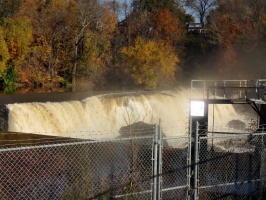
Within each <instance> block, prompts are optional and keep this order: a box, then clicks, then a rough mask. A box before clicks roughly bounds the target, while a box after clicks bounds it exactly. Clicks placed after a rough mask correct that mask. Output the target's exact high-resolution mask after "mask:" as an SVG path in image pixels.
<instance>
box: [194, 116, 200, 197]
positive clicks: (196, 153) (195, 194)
mask: <svg viewBox="0 0 266 200" xmlns="http://www.w3.org/2000/svg"><path fill="white" fill-rule="evenodd" d="M198 151H199V122H198V121H197V122H196V133H195V151H194V153H195V154H194V159H195V161H194V200H197V199H198V162H199V152H198Z"/></svg>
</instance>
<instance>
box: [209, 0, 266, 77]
mask: <svg viewBox="0 0 266 200" xmlns="http://www.w3.org/2000/svg"><path fill="white" fill-rule="evenodd" d="M217 2H218V4H217V9H216V10H214V11H213V12H211V13H210V17H209V30H210V33H211V34H210V36H211V40H210V41H211V42H212V43H214V44H217V45H218V46H219V50H220V52H221V54H220V60H221V66H222V67H220V68H221V69H222V70H223V71H227V73H228V74H229V73H230V74H232V71H237V72H238V73H237V74H239V75H240V74H243V73H246V74H245V76H246V75H247V74H249V75H250V73H247V71H250V69H249V68H250V66H251V65H252V66H254V64H255V63H256V64H255V65H256V67H255V68H257V69H262V68H264V62H262V61H263V60H264V59H263V57H264V56H263V54H264V53H263V52H264V51H263V49H264V48H265V39H264V34H263V32H264V31H265V26H264V25H263V13H264V12H265V8H266V2H265V1H261V0H256V1H248V0H237V1H235V0H226V1H217ZM240 66H241V67H240ZM251 71H252V73H253V72H255V70H254V68H253V70H251Z"/></svg>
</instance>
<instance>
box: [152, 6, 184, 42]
mask: <svg viewBox="0 0 266 200" xmlns="http://www.w3.org/2000/svg"><path fill="white" fill-rule="evenodd" d="M153 22H154V30H153V31H154V34H155V38H158V39H161V40H163V41H165V42H166V43H167V44H170V45H172V44H173V43H174V42H175V41H177V40H179V39H180V38H181V37H182V35H183V33H184V25H183V24H180V22H179V19H178V18H177V17H173V16H172V13H171V11H170V10H169V9H166V8H165V9H163V10H160V11H159V12H157V13H155V14H154V16H153Z"/></svg>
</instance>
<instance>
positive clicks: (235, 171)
mask: <svg viewBox="0 0 266 200" xmlns="http://www.w3.org/2000/svg"><path fill="white" fill-rule="evenodd" d="M123 131H124V132H123V133H124V135H122V136H121V137H118V138H113V139H105V140H103V139H102V140H81V139H66V138H59V139H58V138H56V137H54V138H45V139H41V138H37V139H35V140H34V141H35V142H36V143H35V142H34V141H30V142H27V141H23V140H20V143H16V144H13V145H11V144H6V143H5V144H2V143H1V145H0V147H1V148H0V199H4V200H11V199H12V200H13V199H19V200H21V199H43V200H46V199H49V200H50V199H52V200H57V199H65V200H68V199H122V200H123V199H130V200H131V199H134V200H135V199H145V200H146V199H167V200H168V199H175V200H176V199H177V200H183V199H204V200H205V199H206V200H209V199H210V200H213V199H243V200H244V199H263V198H262V197H263V194H264V192H265V166H266V165H265V164H266V163H265V162H266V156H265V142H266V134H265V133H253V134H229V133H227V134H225V133H223V134H222V133H221V134H219V135H217V134H207V135H205V136H203V135H200V136H199V138H198V140H192V144H191V142H190V138H189V136H176V137H169V136H165V135H164V134H163V133H162V132H161V127H160V125H159V126H157V125H155V126H152V127H151V128H149V129H144V128H142V129H140V128H139V129H136V128H135V129H132V127H130V130H125V129H124V130H123ZM194 139H195V138H194ZM2 142H3V141H2ZM16 142H18V141H16ZM195 144H198V145H195ZM191 146H192V147H193V148H192V150H191V149H190V147H191ZM194 155H195V157H194Z"/></svg>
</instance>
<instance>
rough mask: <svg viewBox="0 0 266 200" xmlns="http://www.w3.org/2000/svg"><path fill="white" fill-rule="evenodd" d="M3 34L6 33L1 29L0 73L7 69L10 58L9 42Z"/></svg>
mask: <svg viewBox="0 0 266 200" xmlns="http://www.w3.org/2000/svg"><path fill="white" fill-rule="evenodd" d="M3 35H4V34H3V30H2V29H0V75H1V74H2V73H3V71H4V70H5V69H6V64H7V61H8V59H9V58H10V56H9V53H8V48H7V44H6V42H5V39H4V37H3Z"/></svg>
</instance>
